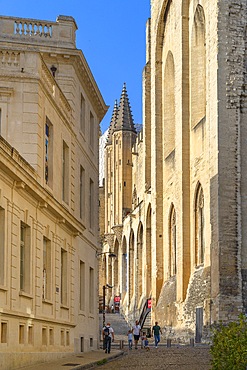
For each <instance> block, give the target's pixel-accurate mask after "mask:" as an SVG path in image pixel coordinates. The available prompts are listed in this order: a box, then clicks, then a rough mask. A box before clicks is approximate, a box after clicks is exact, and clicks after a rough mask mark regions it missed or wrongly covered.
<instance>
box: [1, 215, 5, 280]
mask: <svg viewBox="0 0 247 370" xmlns="http://www.w3.org/2000/svg"><path fill="white" fill-rule="evenodd" d="M4 275H5V211H4V209H3V208H0V284H1V285H4Z"/></svg>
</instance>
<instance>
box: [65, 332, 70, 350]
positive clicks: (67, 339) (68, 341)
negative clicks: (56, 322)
mask: <svg viewBox="0 0 247 370" xmlns="http://www.w3.org/2000/svg"><path fill="white" fill-rule="evenodd" d="M69 345H70V340H69V331H68V330H67V331H66V346H69Z"/></svg>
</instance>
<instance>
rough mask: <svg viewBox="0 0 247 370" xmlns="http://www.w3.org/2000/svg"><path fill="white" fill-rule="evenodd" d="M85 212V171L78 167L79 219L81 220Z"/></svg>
mask: <svg viewBox="0 0 247 370" xmlns="http://www.w3.org/2000/svg"><path fill="white" fill-rule="evenodd" d="M84 211H85V170H84V168H83V167H82V166H80V218H83V216H84Z"/></svg>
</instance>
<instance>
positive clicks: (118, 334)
mask: <svg viewBox="0 0 247 370" xmlns="http://www.w3.org/2000/svg"><path fill="white" fill-rule="evenodd" d="M105 322H106V323H107V322H109V323H110V324H111V327H112V328H113V330H114V336H115V341H114V343H113V345H114V346H115V345H116V346H119V345H120V341H122V340H123V341H124V344H125V345H127V342H128V338H127V333H128V330H129V329H130V326H129V325H128V324H127V322H126V321H125V319H124V318H123V316H121V314H119V313H106V314H105ZM102 325H103V315H102V314H99V326H100V332H101V331H102ZM101 340H102V337H101Z"/></svg>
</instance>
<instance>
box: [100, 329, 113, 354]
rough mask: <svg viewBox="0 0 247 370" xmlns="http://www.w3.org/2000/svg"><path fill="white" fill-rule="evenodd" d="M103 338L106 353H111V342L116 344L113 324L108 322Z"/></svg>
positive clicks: (103, 330) (103, 331)
mask: <svg viewBox="0 0 247 370" xmlns="http://www.w3.org/2000/svg"><path fill="white" fill-rule="evenodd" d="M102 336H103V349H104V350H105V353H110V352H111V342H114V330H113V329H112V327H111V324H110V323H109V322H108V323H107V324H106V326H104V327H103V329H102Z"/></svg>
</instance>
